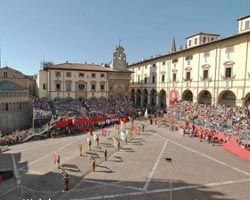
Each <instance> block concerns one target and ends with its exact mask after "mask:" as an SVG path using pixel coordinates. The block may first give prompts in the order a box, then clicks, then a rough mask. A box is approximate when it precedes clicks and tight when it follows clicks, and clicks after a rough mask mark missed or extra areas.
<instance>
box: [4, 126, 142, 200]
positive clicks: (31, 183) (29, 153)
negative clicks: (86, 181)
mask: <svg viewBox="0 0 250 200" xmlns="http://www.w3.org/2000/svg"><path fill="white" fill-rule="evenodd" d="M137 123H138V122H137ZM140 123H141V122H140ZM130 127H131V123H127V124H126V125H125V126H123V127H121V128H122V129H121V130H124V129H126V128H130ZM106 130H107V131H108V136H107V137H104V136H102V134H101V130H100V129H98V130H95V131H93V136H90V134H89V133H87V134H83V135H77V136H69V137H65V138H58V139H48V140H44V141H35V142H29V143H23V144H20V145H15V146H11V147H10V150H9V151H8V152H6V153H5V154H3V155H2V156H4V157H6V159H5V160H6V161H8V162H7V164H4V163H1V165H3V164H4V166H6V167H7V166H8V168H9V169H10V168H13V164H12V163H11V165H10V160H11V154H13V155H14V157H15V160H16V165H17V169H18V170H17V172H18V176H19V177H21V186H20V187H19V188H17V183H16V181H13V179H12V180H8V181H6V182H3V183H2V184H1V187H0V197H1V199H3V198H6V199H9V198H10V196H9V195H13V194H12V193H11V192H12V191H15V190H18V193H19V195H21V196H23V197H25V198H26V199H30V198H32V199H35V198H36V197H38V196H39V198H42V199H43V198H45V199H49V198H51V197H53V198H58V197H60V196H61V194H62V191H63V190H64V188H65V186H64V182H63V180H62V176H61V173H62V169H63V170H64V171H65V172H67V173H68V174H69V180H70V189H72V188H74V186H75V185H77V184H78V183H79V181H80V179H81V177H84V176H86V175H87V174H88V173H90V172H92V163H93V159H95V161H96V171H97V172H98V171H100V169H102V166H101V163H103V162H104V149H105V148H106V149H107V152H108V157H110V156H111V155H112V154H114V153H115V152H116V151H117V150H118V147H117V146H116V144H115V142H114V139H115V140H116V141H118V140H119V141H120V147H121V149H122V150H124V145H126V144H125V142H123V141H121V140H120V134H119V132H120V131H119V130H118V129H116V128H115V127H114V126H111V127H107V128H106ZM95 134H96V135H99V138H100V144H99V146H98V145H97V143H96V142H95V141H94V135H95ZM133 137H136V135H133ZM87 138H89V139H91V141H92V145H91V146H92V147H91V150H89V147H88V144H87ZM80 144H82V145H83V155H82V156H80V151H79V145H80ZM54 151H56V152H57V154H58V155H60V157H61V167H60V169H58V167H57V164H56V165H54V164H53V152H54ZM22 156H23V157H24V158H22ZM2 168H3V167H2ZM58 174H59V175H58ZM8 187H10V188H11V189H9V190H8V189H6V188H8ZM8 191H9V192H8ZM1 195H2V196H1ZM14 199H15V197H14Z"/></svg>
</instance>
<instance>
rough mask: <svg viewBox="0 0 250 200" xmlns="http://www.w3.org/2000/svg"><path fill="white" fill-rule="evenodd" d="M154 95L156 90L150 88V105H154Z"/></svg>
mask: <svg viewBox="0 0 250 200" xmlns="http://www.w3.org/2000/svg"><path fill="white" fill-rule="evenodd" d="M156 95H157V92H156V90H155V89H152V90H151V92H150V102H151V105H152V106H155V105H156Z"/></svg>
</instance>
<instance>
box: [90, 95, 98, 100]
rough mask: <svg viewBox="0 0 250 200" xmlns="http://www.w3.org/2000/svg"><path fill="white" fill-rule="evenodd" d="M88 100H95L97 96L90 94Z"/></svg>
mask: <svg viewBox="0 0 250 200" xmlns="http://www.w3.org/2000/svg"><path fill="white" fill-rule="evenodd" d="M89 100H90V101H91V100H97V97H96V96H91V97H89Z"/></svg>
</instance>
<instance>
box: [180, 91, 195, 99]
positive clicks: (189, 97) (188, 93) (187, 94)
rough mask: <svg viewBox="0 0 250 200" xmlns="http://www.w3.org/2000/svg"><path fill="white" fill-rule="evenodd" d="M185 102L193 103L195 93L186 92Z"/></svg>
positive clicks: (183, 96)
mask: <svg viewBox="0 0 250 200" xmlns="http://www.w3.org/2000/svg"><path fill="white" fill-rule="evenodd" d="M182 100H183V101H191V102H192V101H193V93H192V92H191V91H190V90H185V91H184V92H183V94H182Z"/></svg>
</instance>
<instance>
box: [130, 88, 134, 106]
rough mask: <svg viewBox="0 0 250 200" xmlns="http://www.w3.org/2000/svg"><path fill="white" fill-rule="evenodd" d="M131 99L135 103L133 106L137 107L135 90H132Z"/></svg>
mask: <svg viewBox="0 0 250 200" xmlns="http://www.w3.org/2000/svg"><path fill="white" fill-rule="evenodd" d="M130 99H131V101H132V102H133V105H135V90H134V89H132V90H131V93H130Z"/></svg>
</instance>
